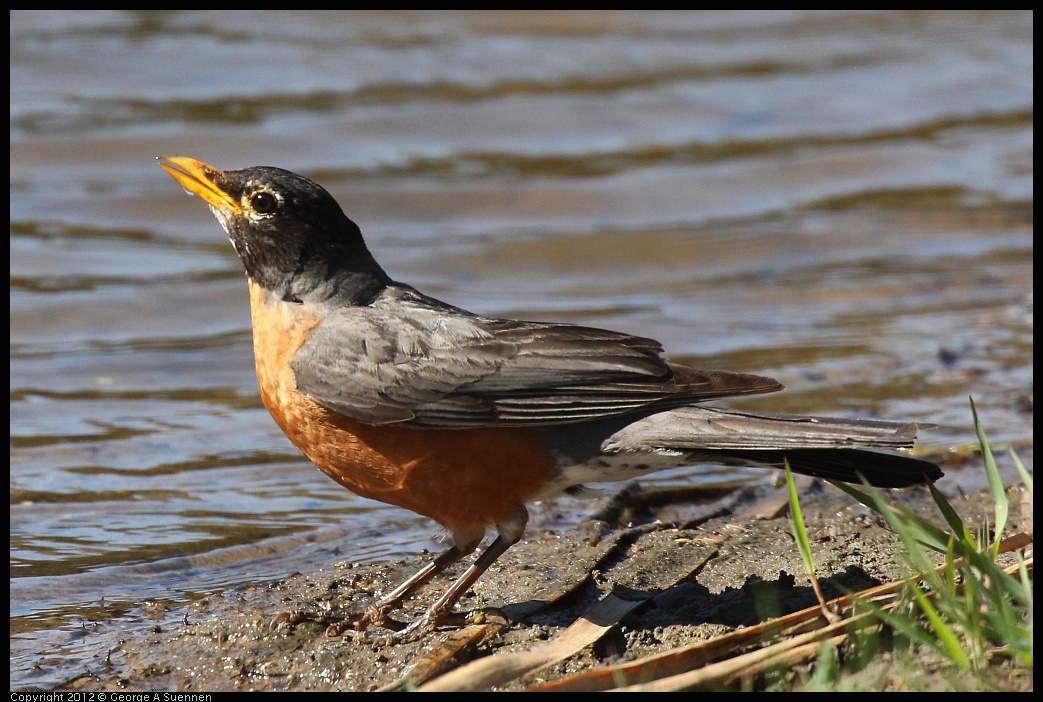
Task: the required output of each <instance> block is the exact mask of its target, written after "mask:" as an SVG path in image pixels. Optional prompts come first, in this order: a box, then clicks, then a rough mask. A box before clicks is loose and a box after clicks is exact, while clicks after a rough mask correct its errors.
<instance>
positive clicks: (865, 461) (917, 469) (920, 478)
mask: <svg viewBox="0 0 1043 702" xmlns="http://www.w3.org/2000/svg"><path fill="white" fill-rule="evenodd" d="M720 455H721V456H727V457H729V458H733V459H736V460H738V461H741V462H746V461H748V462H750V463H753V464H759V465H764V466H774V467H776V468H782V467H783V459H787V460H789V465H790V469H791V470H792V471H793V472H794V473H801V474H803V475H810V476H813V477H816V478H827V479H830V480H841V481H843V482H845V483H860V482H861V478H860V477H859V476H862V477H864V478H865V479H866V480H867V481H869V483H870V484H871V485H874V486H876V487H881V488H901V487H909V486H911V485H924V484H926V483H928V482H934V481H935V480H938V478H941V477H942V475H943V474H942V471H941V469H940V468H939V467H938V466H936V465H935V464H933V463H930V462H928V461H922V460H920V459H918V458H909V457H908V456H895V455H892V454H889V453H875V452H873V451H859V450H858V449H788V450H785V451H780V450H771V451H761V450H756V451H728V450H726V451H721V452H720Z"/></svg>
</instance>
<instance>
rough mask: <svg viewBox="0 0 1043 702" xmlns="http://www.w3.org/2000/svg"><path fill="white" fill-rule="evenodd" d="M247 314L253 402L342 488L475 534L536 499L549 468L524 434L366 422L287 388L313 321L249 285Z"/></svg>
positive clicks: (547, 459) (532, 439)
mask: <svg viewBox="0 0 1043 702" xmlns="http://www.w3.org/2000/svg"><path fill="white" fill-rule="evenodd" d="M250 309H251V315H252V321H253V335H254V355H255V358H256V362H257V380H258V382H259V383H260V387H261V398H262V400H263V401H264V405H265V407H267V408H268V411H269V412H271V414H272V417H273V418H274V419H275V421H276V423H277V424H278V425H279V427H280V428H282V430H283V432H285V433H286V436H287V437H289V439H290V441H292V442H293V444H294V445H295V446H296V447H297V448H298V449H299V450H300V451H301V452H302V453H304V455H305V456H307V457H308V458H309V459H311V461H312V462H313V463H315V465H316V466H318V467H319V469H320V470H322V471H323V472H324V473H326V474H327V475H329V476H330V477H331V478H333V479H334V480H336V481H337V482H339V483H340V484H341V485H343V486H345V487H346V488H348V489H349V490H351V491H352V492H354V493H356V494H358V495H361V496H363V497H368V498H371V499H374V500H379V501H381V502H386V503H389V504H393V505H398V506H400V507H405V508H406V509H410V510H413V511H414V512H417V513H419V514H423V515H426V516H428V517H431V518H432V519H434V520H436V521H438V522H439V523H440V524H442V525H443V526H444V527H446V528H447V529H449V530H450V531H451V532H453V533H455V534H467V535H475V534H476V533H477V534H479V535H480V532H481V530H484V529H485V527H489V526H494V525H496V524H498V523H504V522H506V521H507V520H509V519H511V518H512V517H513V516H514V515H516V514H517V510H518V508H519V507H521V506H522V505H524V504H525V502H527V501H529V500H531V499H532V498H533V497H534V496H535V495H536V494H537V493H539V491H540V489H541V488H542V486H543V485H544V484H545V483H546V482H547V480H548V479H549V477H550V475H551V471H552V468H553V463H552V460H551V458H550V456H549V455H548V453H547V451H546V449H545V447H544V446H543V444H542V442H541V441H540V440H539V439H538V438H536V436H535V435H534V434H533V433H532V432H530V431H528V430H524V429H499V428H481V429H410V428H407V427H402V426H395V425H387V426H373V425H368V424H362V423H360V422H356V421H354V420H351V419H349V418H347V417H344V416H342V415H339V414H336V413H335V412H331V411H329V410H327V409H326V408H324V407H322V406H321V405H319V404H318V403H316V402H314V401H313V400H311V399H309V398H307V397H306V396H304V395H302V394H301V393H299V392H297V389H296V384H295V380H294V374H293V370H292V369H291V368H290V360H291V359H292V358H293V355H294V353H296V351H297V349H299V348H300V346H301V344H303V343H304V342H305V341H306V340H307V338H308V336H309V334H310V333H311V330H312V329H313V328H314V327H315V326H316V325H317V324H318V323H319V322H320V321H321V318H320V317H319V316H318V315H317V314H314V313H310V312H309V311H307V310H304V309H302V308H301V306H299V305H291V304H288V303H285V302H283V301H281V300H278V299H273V298H272V297H271V296H270V295H268V294H267V293H266V292H265V291H264V290H262V289H261V288H260V287H259V286H258V285H256V284H255V283H254V282H253V281H252V280H251V281H250Z"/></svg>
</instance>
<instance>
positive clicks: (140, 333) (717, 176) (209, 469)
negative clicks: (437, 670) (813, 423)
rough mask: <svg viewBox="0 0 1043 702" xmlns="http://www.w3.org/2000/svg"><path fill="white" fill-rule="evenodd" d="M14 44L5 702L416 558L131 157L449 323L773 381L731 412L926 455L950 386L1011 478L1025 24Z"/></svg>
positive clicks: (501, 18)
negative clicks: (218, 619)
mask: <svg viewBox="0 0 1043 702" xmlns="http://www.w3.org/2000/svg"><path fill="white" fill-rule="evenodd" d="M11 19H12V30H11V81H12V88H11V416H12V419H11V435H12V436H11V500H12V508H11V578H12V580H11V587H12V596H11V606H12V624H11V626H12V633H13V634H17V635H18V636H17V637H16V638H14V639H12V647H13V648H12V651H13V659H12V676H13V679H14V681H15V682H13V685H14V686H16V687H25V686H34V685H35V686H39V687H48V686H53V685H54V684H56V683H57V682H58V681H60V680H63V679H67V678H68V677H71V675H73V674H75V673H70V672H69V671H70V670H73V669H75V670H76V672H79V671H80V670H82V668H83V666H84V664H85V663H84V661H89V660H90V659H91V657H92V656H95V655H96V652H95V651H92V650H91V648H90V643H89V637H88V638H87V639H80V638H78V637H77V636H76V635H73V634H70V633H69V632H72V631H74V630H76V629H77V628H78V627H80V625H81V623H83V622H85V621H88V622H89V621H102V622H104V621H110V620H114V619H115V618H118V617H120V616H122V615H123V614H125V613H128V612H130V613H131V614H133V613H134V612H136V611H137V610H136V608H137V607H138V606H140V604H141V602H143V601H144V600H146V599H149V598H155V599H160V600H164V599H165V600H175V601H177V600H180V599H183V598H188V599H192V598H194V597H198V596H200V595H202V594H205V593H206V592H210V591H213V590H214V589H219V588H225V587H235V586H238V585H241V584H244V583H257V582H263V581H264V580H265V579H274V578H279V577H282V576H284V575H286V574H287V573H290V572H293V571H294V570H305V569H309V568H318V567H328V566H329V565H330V564H331V563H332V562H333V561H335V560H337V559H342V558H350V559H352V560H374V559H381V558H388V557H392V556H400V555H404V554H413V553H416V552H417V551H419V550H420V549H422V548H436V547H437V544H436V543H435V539H436V538H437V531H436V529H435V527H434V526H433V525H432V524H431V523H430V522H426V521H425V520H422V519H420V518H418V517H415V516H414V515H412V514H410V513H407V512H404V511H402V510H397V509H393V508H387V507H384V506H382V505H375V504H373V503H368V502H364V501H361V500H357V499H355V498H353V497H352V496H351V495H349V494H348V493H346V492H345V491H343V490H341V489H339V488H337V487H336V486H335V485H334V484H333V483H332V482H330V481H328V479H326V478H325V477H324V476H322V475H321V474H320V473H319V472H318V471H316V470H315V469H314V468H312V467H311V466H310V464H308V463H307V461H305V460H304V459H303V458H301V457H300V456H299V455H298V454H297V453H296V452H295V451H294V450H293V448H292V447H291V446H290V445H289V444H288V443H287V442H286V440H285V439H284V438H283V437H282V435H281V433H280V432H279V430H278V429H277V428H276V427H275V425H274V424H273V423H272V421H271V419H270V418H269V417H268V415H267V413H266V412H265V411H264V409H263V408H262V407H261V404H260V401H259V399H258V396H257V388H256V381H255V379H254V377H253V367H252V350H251V341H250V334H249V316H248V301H247V294H246V286H245V282H244V280H243V274H242V269H241V266H240V264H239V261H238V260H237V259H236V257H235V255H234V253H233V252H232V251H231V248H230V247H229V246H228V245H227V242H226V240H225V238H224V234H223V233H222V232H221V231H220V229H219V227H218V226H217V224H216V223H215V222H214V220H213V218H212V217H210V215H209V214H208V213H207V212H206V211H205V208H203V207H202V206H201V203H199V202H198V201H189V200H187V199H186V198H185V197H184V196H183V194H182V193H180V192H179V191H178V190H177V188H176V187H172V183H171V182H170V180H169V178H168V177H167V176H166V175H165V174H163V173H162V171H160V170H159V169H158V168H156V166H155V162H154V160H153V159H154V157H155V156H157V155H160V154H169V153H175V154H184V155H190V156H194V157H198V158H202V159H205V160H206V161H208V162H211V163H213V164H215V165H217V166H221V167H227V168H237V167H242V166H247V165H261V164H271V165H279V166H282V167H285V168H289V169H292V170H296V171H299V172H301V173H304V174H306V175H309V176H311V177H313V178H315V179H317V180H319V181H320V182H322V183H323V184H324V185H325V186H327V188H328V189H329V190H330V191H331V192H333V193H334V194H335V196H336V197H337V198H338V199H339V200H340V202H341V203H342V204H343V205H344V207H345V209H346V210H347V211H348V214H349V216H351V217H352V218H353V219H355V221H357V222H358V223H359V224H360V225H361V226H362V229H363V232H364V234H365V235H366V236H367V240H368V241H369V243H370V247H371V248H372V250H373V251H374V253H375V255H376V256H377V257H378V259H379V260H380V261H381V263H382V264H383V265H384V266H385V268H387V269H388V270H389V272H391V273H392V274H393V275H394V276H395V277H397V278H399V279H401V280H405V281H408V282H410V283H412V284H414V285H416V286H417V287H419V288H421V289H422V290H424V291H425V292H428V293H430V294H434V295H436V296H438V297H440V298H442V299H445V300H447V301H449V302H452V303H454V304H457V305H460V306H463V307H467V308H470V309H472V310H474V311H477V312H482V313H487V314H492V315H505V316H520V317H528V318H538V319H549V320H561V321H572V322H577V323H583V324H590V325H595V326H602V327H609V328H618V329H622V330H626V331H630V332H633V333H637V334H641V335H646V336H651V337H654V338H657V339H659V340H661V341H662V342H663V343H664V345H665V347H666V349H667V352H668V354H670V355H671V356H672V357H673V358H675V359H676V360H680V361H683V362H686V363H690V364H694V365H698V366H703V367H707V366H715V367H723V368H731V369H735V370H745V371H750V372H758V373H764V374H769V375H772V376H775V377H777V378H779V379H780V380H781V381H782V382H783V383H785V384H786V385H787V386H788V390H787V391H786V392H784V393H781V394H778V395H774V396H767V397H759V398H756V399H751V400H748V401H747V402H749V403H750V404H755V405H756V406H758V407H761V408H765V409H772V410H778V411H794V412H799V411H808V412H818V413H842V414H850V415H875V416H883V417H893V418H897V417H902V418H909V419H914V420H917V421H923V422H931V423H936V424H939V425H940V427H939V429H937V430H935V431H933V432H931V433H929V434H925V435H924V439H925V440H926V443H927V444H928V445H930V446H932V447H934V448H937V449H944V448H947V447H949V446H952V445H954V444H958V443H961V442H965V441H969V440H970V439H971V438H972V437H971V434H970V433H969V432H968V426H969V420H970V417H969V411H968V409H967V399H966V398H967V396H968V395H973V396H974V398H975V400H976V402H977V403H978V407H979V411H981V413H982V416H983V419H984V420H985V423H986V425H987V427H988V428H989V430H990V435H991V436H992V437H993V438H994V440H996V441H1010V442H1015V443H1016V444H1019V448H1020V453H1021V455H1022V456H1023V458H1026V460H1028V459H1029V458H1030V454H1028V451H1029V447H1030V442H1031V428H1030V426H1031V383H1032V361H1031V358H1032V342H1031V331H1032V302H1031V293H1030V291H1031V287H1032V268H1031V256H1032V221H1031V206H1032V15H1031V14H1030V13H1022V12H1010V13H999V12H991V13H957V12H938V13H931V12H918V13H877V12H866V13H860V12H848V13H838V14H829V13H802V12H793V13H730V12H722V13H668V12H665V13H660V12H623V13H609V12H576V13H573V12H567V13H544V12H521V13H518V12H490V13H485V12H475V13H471V12H460V13H453V12H449V13H447V12H438V13H427V12H417V13H402V12H394V13H391V12H334V13H311V12H289V13H287V12H250V13H246V14H243V13H234V12H233V13H208V12H172V13H167V12H46V13H41V12H14V13H13V14H12V16H11ZM947 472H948V473H949V475H948V477H947V479H946V480H947V483H948V485H949V486H950V487H951V488H952V489H956V488H957V487H963V488H964V489H968V490H969V489H975V487H976V485H977V482H976V481H977V478H976V476H975V475H973V474H972V471H970V470H966V471H960V470H953V469H947ZM714 475H715V474H714V473H712V472H710V474H709V475H708V476H706V477H705V478H704V479H707V480H712V479H713V478H714ZM720 475H721V473H720V472H718V473H716V477H720ZM749 475H750V477H751V479H752V478H755V477H756V476H757V475H758V474H756V473H754V472H750V474H749ZM693 479H700V478H699V477H693V475H692V473H691V472H690V471H689V472H681V473H672V474H670V475H667V476H663V477H661V480H664V481H667V482H680V481H691V480H693ZM589 509H591V507H590V505H589V504H586V503H582V502H575V501H568V500H567V501H564V502H562V503H560V504H558V505H557V506H556V508H555V510H553V511H552V512H548V513H547V514H548V515H549V516H541V515H540V514H539V513H538V514H537V516H535V517H534V520H544V521H542V522H540V523H541V524H542V525H544V526H546V527H563V526H567V525H569V524H571V523H574V522H575V520H577V519H579V518H581V517H582V516H583V515H584V514H586V513H588V511H589ZM559 514H560V515H563V516H560V517H559V516H558V515H559ZM41 651H51V652H52V654H53V655H54V658H53V659H51V660H52V661H58V662H53V663H52V664H50V665H47V666H41V667H40V668H39V669H36V670H33V666H35V665H37V663H38V661H39V660H40V655H41Z"/></svg>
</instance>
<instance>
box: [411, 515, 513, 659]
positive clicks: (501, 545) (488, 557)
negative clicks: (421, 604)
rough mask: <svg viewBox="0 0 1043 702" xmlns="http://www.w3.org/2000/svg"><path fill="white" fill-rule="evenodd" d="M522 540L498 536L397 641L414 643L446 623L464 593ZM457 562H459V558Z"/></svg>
mask: <svg viewBox="0 0 1043 702" xmlns="http://www.w3.org/2000/svg"><path fill="white" fill-rule="evenodd" d="M520 538H521V534H518V535H517V536H511V537H505V536H504V535H503V534H501V535H500V536H497V537H496V540H495V541H493V542H492V544H490V545H489V548H487V549H485V551H483V552H482V555H480V556H479V557H478V559H477V560H475V562H474V563H473V564H472V565H471V567H470V568H468V569H467V570H465V571H464V574H463V575H461V576H460V577H459V578H458V579H457V580H456V582H454V583H453V584H452V585H451V586H450V587H449V589H448V590H446V592H445V594H444V595H442V596H441V597H440V598H438V601H437V602H435V603H434V604H433V605H431V607H430V608H428V610H427V611H426V612H424V616H422V617H420V619H417V620H416V621H415V622H413V623H412V624H410V625H409V626H407V627H406V628H405V629H403V630H402V631H399V632H396V633H395V636H394V638H395V640H396V641H399V642H404V641H414V640H416V639H418V638H420V637H421V636H423V635H424V634H426V633H428V632H430V631H434V630H435V629H436V628H438V626H440V625H441V624H443V623H445V621H446V619H447V618H448V617H449V612H450V611H452V609H453V606H454V605H456V602H457V601H458V600H459V599H460V598H461V597H463V595H464V593H465V592H467V591H468V590H469V589H470V588H471V586H472V585H474V584H475V582H476V581H477V580H478V578H480V577H482V573H484V572H485V571H486V570H488V568H489V566H491V565H492V564H493V563H495V562H496V559H497V558H499V557H500V556H502V555H503V552H504V551H506V550H507V549H509V548H510V547H511V546H513V545H514V544H516V543H518V540H519V539H520ZM457 560H459V558H458V559H457ZM418 575H419V574H418ZM414 577H415V576H414ZM411 579H412V578H411ZM403 585H405V583H403ZM398 589H401V588H398ZM396 592H397V590H396Z"/></svg>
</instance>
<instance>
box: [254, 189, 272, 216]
mask: <svg viewBox="0 0 1043 702" xmlns="http://www.w3.org/2000/svg"><path fill="white" fill-rule="evenodd" d="M250 207H251V208H253V211H254V212H256V213H257V214H271V213H272V212H275V210H276V208H278V207H279V201H278V200H276V199H275V196H274V195H272V194H271V193H269V192H266V191H263V190H262V191H261V192H257V193H254V194H253V195H251V196H250Z"/></svg>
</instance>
